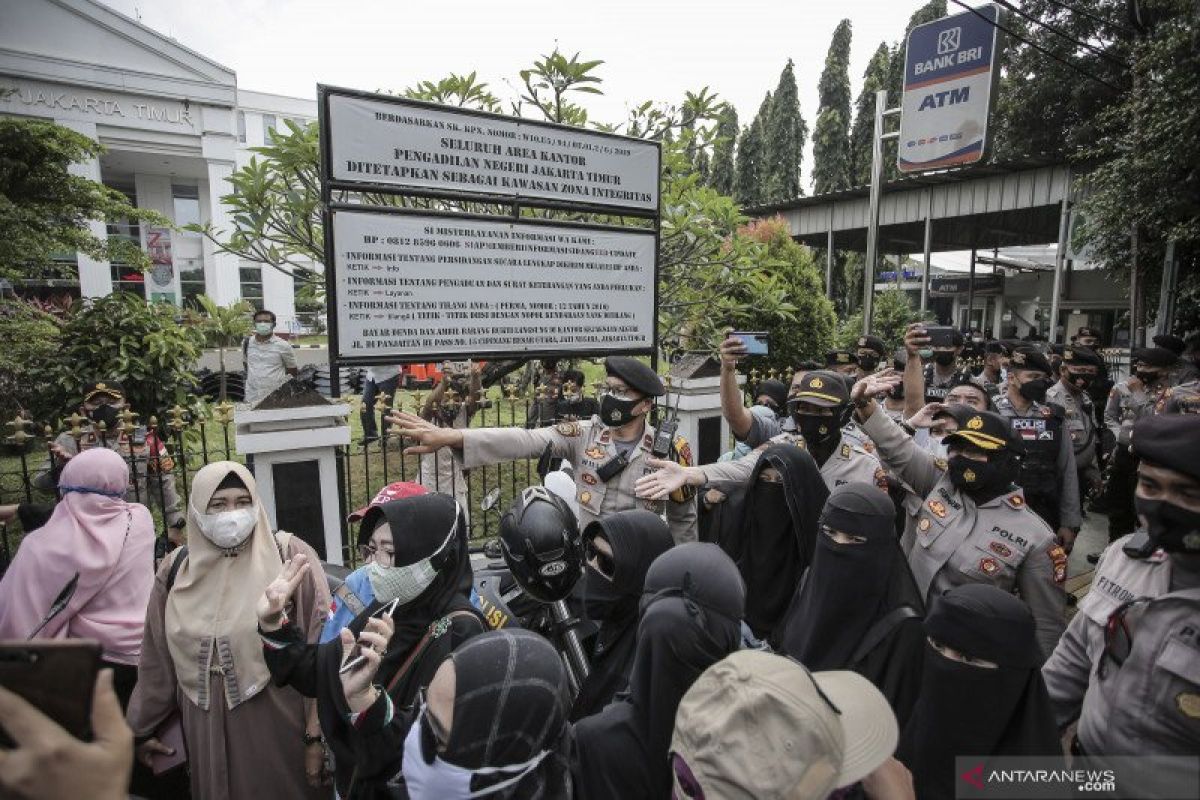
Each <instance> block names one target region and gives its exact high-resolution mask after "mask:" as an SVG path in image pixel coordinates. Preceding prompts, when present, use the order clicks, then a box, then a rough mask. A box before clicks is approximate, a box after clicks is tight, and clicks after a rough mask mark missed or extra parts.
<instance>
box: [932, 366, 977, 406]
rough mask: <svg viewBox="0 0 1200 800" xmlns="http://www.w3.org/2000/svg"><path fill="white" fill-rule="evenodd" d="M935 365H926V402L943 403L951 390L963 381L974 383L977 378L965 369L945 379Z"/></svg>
mask: <svg viewBox="0 0 1200 800" xmlns="http://www.w3.org/2000/svg"><path fill="white" fill-rule="evenodd" d="M935 367H936V365H935V364H926V365H925V402H926V403H941V402H943V401H944V400H945V399H946V395H948V394H950V390H951V389H952V388H953V387H954V386H955V385H956V384H958V383H961V382H963V381H974V380H975V376H974V375H972V374H971V373H970V372H969V371H967V370H965V369H956V370H954V371H953V372H951V373H950V374H949V375H948V376H946V377H945V378H941V377H939V376H938V374H937V370H936V369H935Z"/></svg>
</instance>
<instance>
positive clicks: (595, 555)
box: [583, 536, 617, 580]
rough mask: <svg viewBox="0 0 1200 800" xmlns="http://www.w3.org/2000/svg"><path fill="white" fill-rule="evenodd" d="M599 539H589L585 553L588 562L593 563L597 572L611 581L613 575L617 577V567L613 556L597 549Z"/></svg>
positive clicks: (585, 544) (584, 549)
mask: <svg viewBox="0 0 1200 800" xmlns="http://www.w3.org/2000/svg"><path fill="white" fill-rule="evenodd" d="M597 538H598V537H595V536H593V537H592V538H591V539H588V540H587V541H586V542H584V544H583V552H584V555H585V556H586V557H587V560H588V561H590V562H592V563H593V565H594V566H595V568H596V571H597V572H599V573H600V574H601V575H603V576H604V577H606V578H608V579H610V580H611V579H612V577H613V575H615V574H616V572H617V565H616V562H614V561H613V557H612V556H610V555H608V554H607V553H602V552H600V550H599V548H597V547H596V539H597Z"/></svg>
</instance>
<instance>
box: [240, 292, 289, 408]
mask: <svg viewBox="0 0 1200 800" xmlns="http://www.w3.org/2000/svg"><path fill="white" fill-rule="evenodd" d="M274 332H275V314H274V313H272V312H270V311H267V310H265V309H264V310H262V311H258V312H256V313H255V314H254V335H253V336H251V337H250V338H249V339H247V340H246V343H245V344H244V345H243V346H242V356H243V357H244V358H245V361H246V394H245V401H246V402H247V403H249V404H251V405H256V404H257V403H258V402H259V401H261V400H262V399H263V398H264V397H266V396H267V395H269V394H270V393H271V392H273V391H275V390H276V389H278V388H279V387H280V386H281V385H282V384H283V383H284V382H285V381H286V380H287V379H288V376H290V375H295V374H296V373H297V372H298V370H297V369H296V354H295V353H293V352H292V346H291V345H290V344H288V343H287V342H286V341H284V340H283V339H280V338H279V337H278V336H276V335H275V333H274Z"/></svg>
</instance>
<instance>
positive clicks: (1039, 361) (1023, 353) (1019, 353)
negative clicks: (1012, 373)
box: [1008, 347, 1052, 374]
mask: <svg viewBox="0 0 1200 800" xmlns="http://www.w3.org/2000/svg"><path fill="white" fill-rule="evenodd" d="M1008 368H1009V369H1013V370H1022V369H1036V370H1041V371H1042V372H1045V373H1047V374H1049V373H1050V372H1051V371H1052V370H1051V369H1050V361H1049V360H1048V359H1047V358H1046V356H1044V355H1043V354H1042V351H1041V350H1038V349H1036V348H1033V347H1018V348H1017V349H1016V350H1014V351H1013V354H1012V357H1011V358H1009V360H1008Z"/></svg>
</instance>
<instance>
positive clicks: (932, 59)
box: [897, 5, 1003, 172]
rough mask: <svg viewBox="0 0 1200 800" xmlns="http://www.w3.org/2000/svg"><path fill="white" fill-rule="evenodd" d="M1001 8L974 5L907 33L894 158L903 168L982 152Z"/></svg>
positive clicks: (965, 160)
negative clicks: (972, 7)
mask: <svg viewBox="0 0 1200 800" xmlns="http://www.w3.org/2000/svg"><path fill="white" fill-rule="evenodd" d="M1002 24H1003V23H1002V22H1001V16H1000V9H999V8H998V7H997V6H995V5H986V6H980V7H979V8H977V9H975V11H966V12H963V13H961V14H955V15H954V16H950V17H943V18H942V19H939V20H935V21H933V22H929V23H926V24H925V25H919V26H917V27H915V28H913V29H912V31H911V32H910V33H909V35H908V47H907V51H906V55H905V59H904V93H903V96H902V98H901V102H900V106H901V117H900V140H899V148H898V155H897V161H898V164H899V167H900V171H901V172H921V171H924V170H932V169H944V168H946V167H957V166H962V165H964V164H972V163H975V162H977V161H979V160H981V159H982V158H983V155H984V151H985V148H986V146H987V128H988V117H989V113H990V111H991V107H992V96H993V94H994V93H995V75H996V72H997V71H998V69H999V68H998V66H997V62H998V60H999V59H998V56H999V49H1000V44H1001V38H1000V29H999V27H998V26H999V25H1002Z"/></svg>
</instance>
